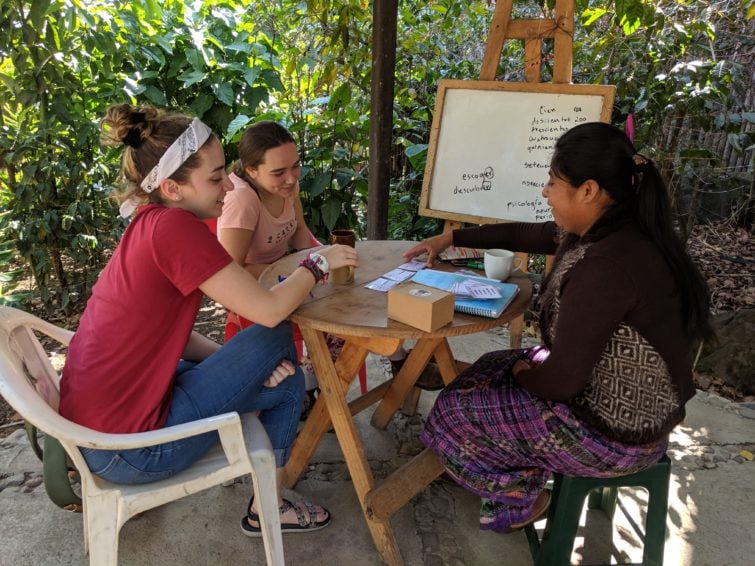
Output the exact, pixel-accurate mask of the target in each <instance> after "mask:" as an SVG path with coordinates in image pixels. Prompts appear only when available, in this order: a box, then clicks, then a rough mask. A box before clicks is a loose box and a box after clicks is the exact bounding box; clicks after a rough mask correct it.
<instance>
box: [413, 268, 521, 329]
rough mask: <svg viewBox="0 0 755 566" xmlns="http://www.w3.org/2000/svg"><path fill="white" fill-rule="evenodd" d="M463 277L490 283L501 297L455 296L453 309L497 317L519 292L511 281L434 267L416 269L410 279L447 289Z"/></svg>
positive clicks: (517, 287)
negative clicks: (470, 297)
mask: <svg viewBox="0 0 755 566" xmlns="http://www.w3.org/2000/svg"><path fill="white" fill-rule="evenodd" d="M464 279H478V280H480V281H482V282H484V283H487V284H488V285H492V286H493V287H495V288H496V289H498V290H499V291H500V292H501V297H500V298H497V299H459V298H456V300H455V303H454V310H457V311H459V312H463V313H466V314H473V315H476V316H486V317H488V318H498V317H499V316H501V313H502V312H503V311H504V310H506V307H508V306H509V305H510V304H511V301H513V300H514V297H516V295H517V293H519V286H518V285H515V284H513V283H502V282H500V281H496V280H495V279H488V278H486V277H473V276H471V275H459V274H458V273H449V272H448V271H437V270H435V269H423V270H421V271H418V272H417V273H416V274H415V275H414V277H412V278H411V280H412V281H416V282H417V283H421V284H422V285H427V286H428V287H435V288H437V289H443V290H444V291H448V290H449V289H450V288H451V286H452V285H453V284H454V283H456V282H457V281H463V280H464Z"/></svg>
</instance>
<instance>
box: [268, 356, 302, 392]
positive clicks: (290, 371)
mask: <svg viewBox="0 0 755 566" xmlns="http://www.w3.org/2000/svg"><path fill="white" fill-rule="evenodd" d="M295 373H296V368H295V367H294V364H292V363H291V362H290V361H288V360H283V361H282V362H281V363H280V365H279V366H278V367H277V368H275V369H274V370H273V373H272V374H271V375H270V377H268V378H267V379H266V380H265V383H264V385H265V387H275V386H276V385H279V384H280V383H281V382H282V381H283V380H284V379H286V378H287V377H288V376H289V375H294V374H295Z"/></svg>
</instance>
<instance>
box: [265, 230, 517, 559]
mask: <svg viewBox="0 0 755 566" xmlns="http://www.w3.org/2000/svg"><path fill="white" fill-rule="evenodd" d="M415 244H416V242H407V241H376V240H370V241H362V242H357V250H358V252H359V265H360V267H359V268H358V269H357V270H356V272H355V277H354V283H350V284H344V285H337V284H334V283H330V282H328V283H326V284H325V285H316V286H315V289H314V290H313V293H312V296H311V297H310V298H308V299H307V300H305V301H304V303H303V304H302V305H301V306H300V307H299V308H298V309H297V310H296V311H295V312H294V313H293V314H292V315H291V316H290V317H289V318H290V320H291V321H292V322H295V323H296V324H298V325H299V327H300V329H301V332H302V336H303V337H304V341H305V343H306V344H307V350H308V352H309V355H310V357H311V359H312V364H313V366H314V368H315V373H316V375H317V380H318V383H319V386H320V390H321V392H322V394H321V395H320V397H319V398H318V400H317V402H316V403H315V405H314V407H313V409H312V411H311V413H310V415H309V417H308V418H307V421H306V422H305V423H304V426H303V427H302V430H301V432H300V433H299V436H298V437H297V439H296V441H295V443H294V446H293V449H292V453H291V457H290V459H289V461H288V464H287V465H286V468H285V474H284V482H285V484H286V485H287V486H289V487H292V486H294V485H295V484H296V482H297V481H298V479H299V477H300V475H301V474H302V472H303V471H304V469H305V468H306V466H307V464H308V463H309V460H310V458H311V457H312V454H313V453H314V451H315V449H316V448H317V445H318V444H319V442H320V439H321V438H322V436H323V434H324V433H325V432H326V431H327V430H328V428H329V427H330V425H331V423H332V425H333V428H334V429H335V433H336V436H337V438H338V443H339V444H340V446H341V449H342V451H343V455H344V459H345V460H346V465H347V466H348V469H349V473H350V474H351V479H352V482H353V484H354V489H355V490H356V493H357V497H358V498H359V503H360V505H361V506H362V511H363V512H364V514H365V518H366V520H367V524H368V526H369V528H370V532H371V534H372V538H373V540H374V541H375V546H376V547H377V549H378V551H379V552H380V555H381V557H382V559H383V560H384V561H385V562H386V563H387V564H391V565H398V564H403V561H402V558H401V554H400V552H399V550H398V546H397V544H396V539H395V537H394V535H393V531H392V530H391V526H390V517H391V515H393V514H394V513H395V512H396V511H397V510H398V509H400V508H401V507H402V506H403V505H404V504H406V503H407V502H408V501H409V500H410V499H411V498H412V497H413V496H414V495H416V494H417V493H419V492H420V491H421V490H422V489H423V488H424V487H425V486H426V485H427V484H429V483H430V482H431V481H432V480H434V479H435V478H436V477H437V476H439V475H440V474H441V473H442V471H443V469H442V466H441V465H440V462H439V461H438V459H437V458H436V457H435V456H434V454H432V453H431V452H429V450H427V449H426V450H425V451H424V452H422V453H421V454H420V455H418V456H416V457H415V458H414V459H413V460H412V461H410V462H409V463H407V464H405V465H404V466H402V467H401V468H400V469H398V470H396V471H395V472H393V474H392V475H391V476H389V477H388V478H386V479H385V481H384V482H382V483H381V484H380V485H379V486H375V482H374V479H373V477H372V472H371V471H370V467H369V464H368V462H367V457H366V456H365V452H364V446H363V444H362V441H361V440H360V438H359V435H358V434H357V431H356V428H355V426H354V422H353V420H352V415H353V414H356V413H358V412H360V411H362V410H363V409H365V408H367V407H369V406H371V405H373V404H374V403H376V402H378V401H379V402H380V404H379V405H378V407H377V408H376V410H375V412H374V414H373V416H372V424H373V426H376V427H378V428H381V429H384V428H385V427H386V426H387V425H388V422H389V421H390V419H391V418H392V417H393V415H394V414H395V413H396V411H397V410H398V408H399V407H400V405H401V404H402V402H404V401H405V400H406V399H407V398H408V397H411V395H413V394H416V393H415V392H418V390H417V389H416V388H415V387H414V384H415V382H416V381H417V378H418V377H419V375H420V374H421V373H422V370H423V369H424V368H425V366H426V365H427V363H428V361H429V360H430V359H431V358H433V357H434V358H435V361H436V363H437V364H438V368H439V370H440V374H441V376H442V377H443V381H444V382H445V383H450V382H451V381H452V380H453V379H454V378H455V377H456V375H457V374H458V372H459V368H460V362H456V361H455V360H454V358H453V354H452V353H451V348H450V347H449V344H448V341H447V338H448V337H449V336H461V335H465V334H472V333H475V332H480V331H483V330H487V329H489V328H494V327H496V326H501V325H502V324H505V323H506V322H508V321H509V320H511V319H513V318H514V317H516V316H518V315H519V314H521V313H522V312H523V311H524V310H525V309H526V307H527V305H528V304H529V302H530V299H531V297H532V285H531V284H530V281H529V279H527V277H525V276H520V277H512V279H510V282H513V283H517V284H518V285H519V287H520V291H519V294H518V295H517V297H516V299H515V300H514V302H513V303H512V304H511V305H510V306H509V308H508V309H506V310H505V311H504V312H503V314H502V315H501V316H500V317H498V318H497V319H491V318H483V317H477V316H471V315H465V314H461V313H455V316H454V320H453V322H452V323H451V324H449V325H447V326H444V327H443V328H440V329H438V330H436V331H435V332H423V331H422V330H418V329H416V328H413V327H411V326H407V325H405V324H402V323H400V322H396V321H394V320H389V319H388V318H387V316H386V309H387V294H386V293H381V292H379V291H373V290H371V289H367V288H366V287H364V285H365V284H366V283H369V282H370V281H373V280H374V279H376V278H377V277H379V276H381V275H382V274H383V273H387V272H388V271H390V270H392V269H394V268H395V267H397V266H399V265H400V264H401V263H403V257H402V256H403V253H404V252H405V251H406V250H408V249H409V248H411V247H412V246H414V245H415ZM306 254H307V251H303V252H298V253H296V254H292V255H289V256H286V257H284V258H282V259H280V260H278V261H277V262H275V263H274V264H273V265H271V266H270V267H268V268H267V270H265V272H264V273H263V274H262V275H261V276H260V281H261V283H262V284H263V285H264V286H266V287H268V288H269V287H272V286H273V285H275V284H276V283H277V282H278V277H279V276H287V275H289V274H290V273H291V272H292V271H293V270H294V269H296V267H297V266H298V264H299V262H300V261H301V259H302V258H303V257H305V256H306ZM439 268H441V269H443V267H442V266H439ZM326 333H330V334H335V335H337V336H340V337H342V338H344V340H345V345H344V347H343V350H342V352H341V355H340V356H339V358H338V359H337V360H336V361H335V362H334V361H333V360H331V357H330V353H329V351H328V347H327V344H326V341H325V334H326ZM407 339H412V340H416V344H415V345H414V347H413V348H412V350H411V352H410V354H409V356H408V357H407V359H406V361H405V363H404V365H403V366H402V368H401V371H400V372H399V373H398V375H396V376H395V377H394V378H393V379H390V380H388V381H386V382H385V383H383V384H381V385H380V386H378V387H375V388H374V389H372V390H371V391H369V392H367V393H366V394H365V395H363V396H362V397H360V398H358V399H356V400H354V401H352V402H351V403H347V402H346V392H347V391H348V389H349V386H350V384H351V382H352V381H353V379H354V377H355V376H356V375H357V372H358V370H359V368H360V367H361V366H362V364H363V363H364V361H365V358H366V357H367V354H368V353H369V352H374V353H377V354H382V355H386V356H387V355H389V354H392V353H393V352H394V351H395V350H396V349H397V348H398V347H399V346H400V345H401V344H402V343H403V341H404V340H407Z"/></svg>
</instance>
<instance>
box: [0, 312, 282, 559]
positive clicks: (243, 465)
mask: <svg viewBox="0 0 755 566" xmlns="http://www.w3.org/2000/svg"><path fill="white" fill-rule="evenodd" d="M32 330H35V331H38V332H41V333H43V334H46V335H48V336H50V337H51V338H53V339H55V340H57V341H58V342H60V343H61V344H65V345H67V344H68V343H69V341H70V340H71V337H72V336H73V333H72V332H70V331H68V330H64V329H62V328H58V327H57V326H54V325H52V324H49V323H47V322H45V321H43V320H41V319H39V318H37V317H35V316H32V315H30V314H28V313H25V312H23V311H20V310H17V309H13V308H10V307H0V394H2V396H3V397H4V398H5V399H6V401H7V402H8V403H9V404H10V405H11V407H13V408H14V409H15V410H16V411H17V412H18V413H19V414H20V415H21V416H22V417H23V418H24V419H25V420H27V421H28V422H31V423H32V424H33V425H34V426H36V427H37V428H39V429H40V430H42V431H43V432H44V433H45V434H49V435H52V436H54V437H55V438H56V439H57V440H58V441H59V442H60V443H61V444H62V445H63V447H64V448H65V451H66V453H67V454H68V456H69V457H70V458H71V460H72V461H73V463H74V465H75V466H76V468H77V469H78V471H79V474H80V476H81V492H82V499H83V506H84V510H83V511H84V549H85V551H86V550H87V549H88V550H89V564H90V566H110V565H113V566H114V565H116V564H117V562H118V533H119V532H120V529H121V527H122V526H123V524H124V523H125V522H126V521H128V520H129V519H130V518H131V517H133V516H134V515H136V514H138V513H141V512H143V511H146V510H148V509H152V508H153V507H157V506H159V505H162V504H164V503H167V502H169V501H173V500H175V499H180V498H181V497H185V496H187V495H191V494H193V493H196V492H198V491H202V490H203V489H207V488H209V487H212V486H214V485H218V484H221V483H223V482H226V481H229V480H232V479H234V478H236V477H239V476H242V475H245V474H250V473H251V474H252V479H253V485H254V496H255V500H256V501H257V502H258V504H259V509H260V520H261V526H262V534H263V542H264V546H265V556H266V558H267V563H268V564H269V565H276V566H278V565H281V566H282V565H283V563H284V561H283V540H282V536H281V530H280V517H279V514H278V501H277V496H276V486H275V457H274V455H273V452H272V448H271V446H270V439H269V438H268V436H267V434H266V433H265V430H264V428H263V427H262V424H261V423H260V421H259V419H258V418H257V417H256V416H255V415H254V414H245V415H243V417H239V415H238V414H237V413H226V414H223V415H218V416H216V417H210V418H206V419H202V420H199V421H195V422H191V423H185V424H181V425H176V426H172V427H168V428H163V429H160V430H153V431H149V432H143V433H136V434H105V433H102V432H97V431H95V430H92V429H89V428H86V427H83V426H80V425H78V424H76V423H73V422H71V421H69V420H67V419H65V418H63V417H62V416H60V414H58V402H59V398H60V396H59V393H58V391H59V382H60V377H59V376H58V374H57V373H56V372H55V370H54V369H53V367H52V365H51V364H50V361H49V359H48V357H47V355H46V353H45V351H44V350H43V348H42V345H41V344H40V343H39V341H38V340H37V338H36V336H35V335H34V333H33V332H32ZM213 430H217V431H218V434H219V435H220V442H219V443H218V445H217V446H216V447H215V448H213V449H211V450H210V452H209V453H208V454H207V455H206V456H204V457H203V458H202V459H200V460H199V461H197V462H196V463H195V464H193V465H192V466H191V467H190V468H188V469H186V470H184V471H183V472H180V473H178V474H176V475H175V476H173V477H171V478H168V479H166V480H161V481H157V482H154V483H149V484H142V485H118V484H113V483H110V482H108V481H105V480H103V479H102V478H100V477H97V476H95V475H93V474H92V473H91V472H90V471H89V468H88V467H87V465H86V463H85V461H84V458H83V457H82V455H81V452H80V451H79V447H83V448H99V449H107V450H124V449H128V448H139V447H142V446H151V445H155V444H161V443H163V442H168V441H171V440H176V439H179V438H186V437H189V436H194V435H197V434H202V433H205V432H208V431H213Z"/></svg>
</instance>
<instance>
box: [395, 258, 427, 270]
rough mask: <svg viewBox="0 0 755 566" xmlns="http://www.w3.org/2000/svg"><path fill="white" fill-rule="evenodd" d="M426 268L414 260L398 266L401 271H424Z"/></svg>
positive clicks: (424, 264)
mask: <svg viewBox="0 0 755 566" xmlns="http://www.w3.org/2000/svg"><path fill="white" fill-rule="evenodd" d="M426 267H427V264H426V263H425V262H424V261H419V260H416V259H413V260H412V261H407V262H406V263H402V264H401V265H399V266H398V268H399V269H403V270H404V271H419V270H420V269H425V268H426Z"/></svg>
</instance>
